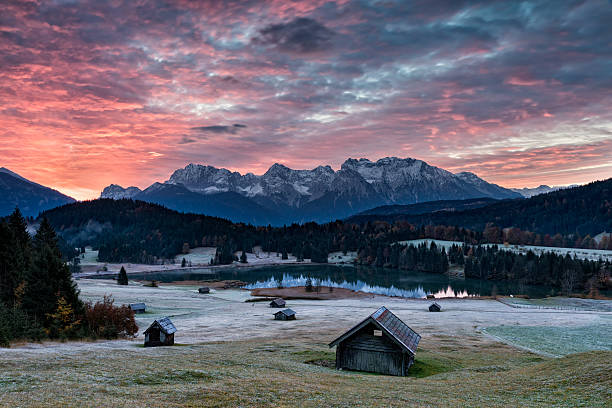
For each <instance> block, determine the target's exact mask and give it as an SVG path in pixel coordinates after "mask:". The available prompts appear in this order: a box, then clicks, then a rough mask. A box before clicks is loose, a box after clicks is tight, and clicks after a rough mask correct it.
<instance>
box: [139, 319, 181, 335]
mask: <svg viewBox="0 0 612 408" xmlns="http://www.w3.org/2000/svg"><path fill="white" fill-rule="evenodd" d="M155 326H159V329H160V330H161V331H163V332H164V333H166V334H172V333H175V332H176V327H174V324H172V322H171V321H170V319H169V318H167V317H164V318H163V319H159V320H155V321H154V322H153V323H151V326H149V328H148V329H147V330H145V333H147V332H148V331H149V330H151V329H153V328H154V327H155Z"/></svg>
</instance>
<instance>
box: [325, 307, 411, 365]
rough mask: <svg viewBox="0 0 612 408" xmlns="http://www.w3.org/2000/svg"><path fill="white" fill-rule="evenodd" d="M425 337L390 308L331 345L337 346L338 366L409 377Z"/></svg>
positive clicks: (383, 309)
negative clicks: (422, 338)
mask: <svg viewBox="0 0 612 408" xmlns="http://www.w3.org/2000/svg"><path fill="white" fill-rule="evenodd" d="M420 340H421V336H420V335H419V334H417V333H416V332H415V331H414V330H412V329H411V328H410V327H408V326H407V325H406V324H405V323H404V322H402V321H401V320H400V319H399V318H398V317H397V316H395V315H394V314H393V313H391V312H390V311H389V310H388V309H387V308H386V307H384V306H383V307H381V308H380V309H378V310H377V311H376V312H374V313H372V314H371V315H370V316H368V317H367V318H366V319H365V320H363V321H362V322H361V323H359V324H357V325H356V326H355V327H353V328H352V329H350V330H349V331H347V332H346V333H344V334H343V335H342V336H340V337H338V338H337V339H336V340H334V341H332V342H331V343H330V344H329V347H330V348H331V347H334V346H336V368H337V369H347V370H356V371H368V372H373V373H381V374H388V375H398V376H405V375H407V373H408V369H409V368H410V366H412V364H413V363H414V356H415V354H416V350H417V347H418V345H419V341H420Z"/></svg>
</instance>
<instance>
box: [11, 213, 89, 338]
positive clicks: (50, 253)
mask: <svg viewBox="0 0 612 408" xmlns="http://www.w3.org/2000/svg"><path fill="white" fill-rule="evenodd" d="M32 247H33V255H32V266H31V268H30V271H29V272H28V274H27V276H26V286H25V293H24V296H23V309H24V310H25V311H26V312H27V313H28V314H29V315H30V316H31V317H32V318H34V320H35V321H37V322H39V323H42V324H43V326H45V327H47V325H48V323H49V321H48V320H49V318H48V315H49V314H50V313H52V312H53V311H55V310H56V309H57V306H58V301H59V299H60V298H63V299H64V301H65V302H66V305H68V306H69V307H70V308H71V309H72V310H73V311H74V313H75V314H76V315H77V316H80V315H82V314H83V313H84V306H83V304H82V303H81V301H80V300H79V292H78V290H77V286H76V283H74V282H73V280H72V276H71V275H70V269H69V268H68V265H66V264H65V263H64V261H63V260H62V254H61V253H60V250H59V248H58V245H57V236H56V235H55V231H54V230H53V228H52V227H51V224H50V223H49V221H48V220H47V219H46V218H43V219H42V221H41V223H40V227H39V228H38V232H37V233H36V235H35V236H34V239H33V245H32Z"/></svg>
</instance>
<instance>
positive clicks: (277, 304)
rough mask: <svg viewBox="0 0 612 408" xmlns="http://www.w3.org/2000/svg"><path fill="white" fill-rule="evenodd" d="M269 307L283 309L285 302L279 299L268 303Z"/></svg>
mask: <svg viewBox="0 0 612 408" xmlns="http://www.w3.org/2000/svg"><path fill="white" fill-rule="evenodd" d="M270 307H285V301H284V300H283V299H281V298H278V299H274V300H273V301H271V302H270Z"/></svg>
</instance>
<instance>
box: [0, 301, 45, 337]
mask: <svg viewBox="0 0 612 408" xmlns="http://www.w3.org/2000/svg"><path fill="white" fill-rule="evenodd" d="M44 337H45V332H44V331H43V329H42V328H41V327H40V326H38V325H37V324H36V323H35V322H34V321H32V319H30V318H29V317H28V315H27V314H26V313H25V312H24V311H22V310H21V309H18V308H9V307H6V306H5V305H4V304H3V303H1V302H0V347H8V346H9V343H10V342H11V341H12V340H18V339H30V340H34V341H39V340H42V339H43V338H44Z"/></svg>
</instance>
